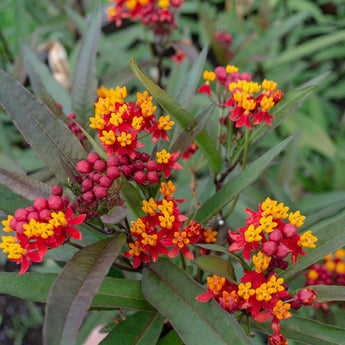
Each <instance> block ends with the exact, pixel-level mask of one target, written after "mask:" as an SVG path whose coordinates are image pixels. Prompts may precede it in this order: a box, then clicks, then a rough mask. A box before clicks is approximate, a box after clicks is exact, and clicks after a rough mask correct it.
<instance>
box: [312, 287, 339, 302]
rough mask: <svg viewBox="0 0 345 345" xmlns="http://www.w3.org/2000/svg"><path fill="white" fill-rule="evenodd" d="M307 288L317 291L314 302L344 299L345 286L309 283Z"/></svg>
mask: <svg viewBox="0 0 345 345" xmlns="http://www.w3.org/2000/svg"><path fill="white" fill-rule="evenodd" d="M308 288H311V289H314V290H315V291H316V292H317V296H316V302H317V303H323V302H331V301H345V286H339V285H310V286H308Z"/></svg>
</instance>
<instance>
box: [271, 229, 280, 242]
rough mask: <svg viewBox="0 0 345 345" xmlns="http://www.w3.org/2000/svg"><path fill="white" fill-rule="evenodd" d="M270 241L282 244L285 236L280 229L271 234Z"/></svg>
mask: <svg viewBox="0 0 345 345" xmlns="http://www.w3.org/2000/svg"><path fill="white" fill-rule="evenodd" d="M268 237H269V239H270V241H273V242H275V243H280V241H281V240H282V238H283V235H282V233H281V231H280V230H278V229H275V230H273V231H272V232H270V234H269V235H268Z"/></svg>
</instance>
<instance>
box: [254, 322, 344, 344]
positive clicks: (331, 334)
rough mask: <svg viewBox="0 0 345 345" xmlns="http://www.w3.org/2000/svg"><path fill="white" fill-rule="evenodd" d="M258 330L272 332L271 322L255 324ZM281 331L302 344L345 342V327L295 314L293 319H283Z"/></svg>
mask: <svg viewBox="0 0 345 345" xmlns="http://www.w3.org/2000/svg"><path fill="white" fill-rule="evenodd" d="M254 327H255V328H256V329H257V330H260V329H261V330H264V331H265V332H266V333H267V334H272V329H271V326H270V324H269V323H265V324H259V323H256V325H255V326H254ZM280 331H281V333H282V334H283V335H284V336H285V337H286V338H288V339H292V340H296V341H297V342H298V343H302V344H307V345H310V344H313V345H326V344H327V345H342V344H344V334H345V328H341V327H337V326H332V325H327V324H325V323H321V322H319V321H315V320H312V319H307V318H304V317H300V316H295V315H294V316H293V317H292V318H291V319H287V320H282V321H281V323H280Z"/></svg>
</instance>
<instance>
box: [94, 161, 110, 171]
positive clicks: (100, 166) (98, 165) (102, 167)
mask: <svg viewBox="0 0 345 345" xmlns="http://www.w3.org/2000/svg"><path fill="white" fill-rule="evenodd" d="M93 167H94V169H95V170H97V171H99V172H103V171H105V170H106V169H107V163H106V162H104V160H103V159H98V160H97V161H96V162H95V163H94V164H93Z"/></svg>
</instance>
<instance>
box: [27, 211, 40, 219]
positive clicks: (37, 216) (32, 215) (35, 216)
mask: <svg viewBox="0 0 345 345" xmlns="http://www.w3.org/2000/svg"><path fill="white" fill-rule="evenodd" d="M31 219H35V220H36V222H39V221H40V220H41V218H40V214H39V213H38V212H37V211H36V212H30V213H29V214H28V221H29V222H30V220H31Z"/></svg>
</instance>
